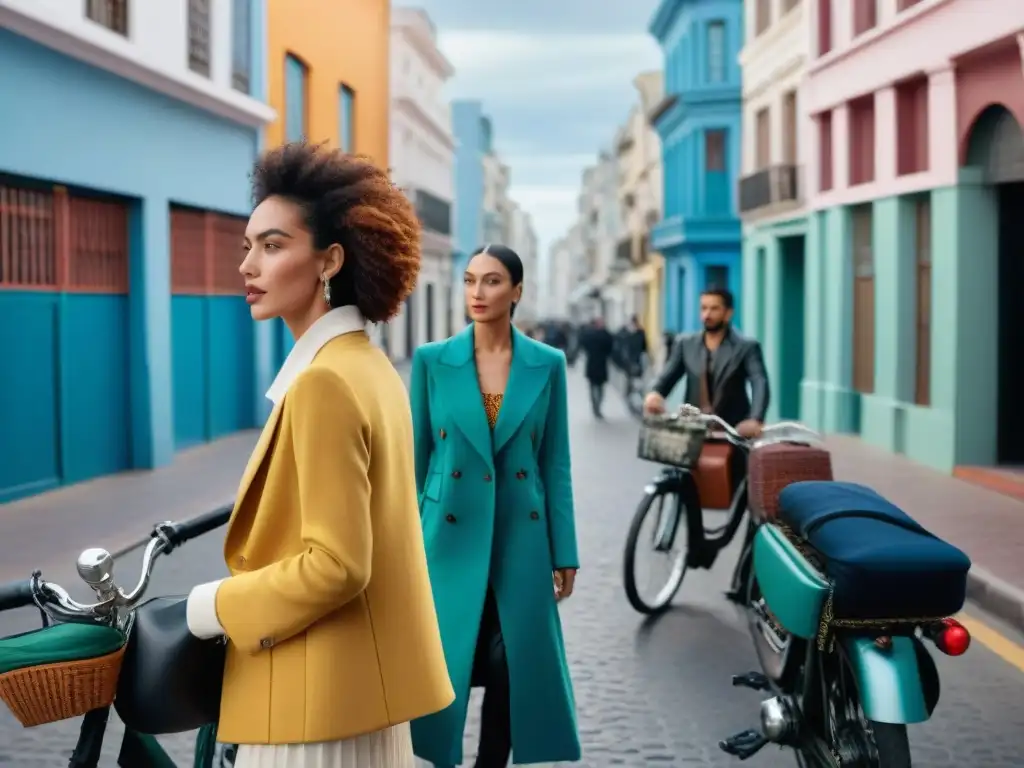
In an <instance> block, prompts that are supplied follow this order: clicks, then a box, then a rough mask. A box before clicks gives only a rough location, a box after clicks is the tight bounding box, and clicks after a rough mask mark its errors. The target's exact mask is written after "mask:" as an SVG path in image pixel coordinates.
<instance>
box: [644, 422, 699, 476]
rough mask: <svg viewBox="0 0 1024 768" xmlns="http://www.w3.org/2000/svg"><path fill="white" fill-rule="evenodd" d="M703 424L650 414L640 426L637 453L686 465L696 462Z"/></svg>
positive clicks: (693, 465) (666, 461) (686, 467)
mask: <svg viewBox="0 0 1024 768" xmlns="http://www.w3.org/2000/svg"><path fill="white" fill-rule="evenodd" d="M706 437H707V428H706V427H705V426H704V425H702V424H697V423H695V422H692V421H686V420H684V419H679V418H676V417H672V416H667V417H666V416H651V417H647V418H645V419H644V422H643V425H642V426H641V427H640V441H639V445H638V446H637V452H636V453H637V456H638V457H639V458H641V459H643V460H644V461H653V462H655V463H657V464H667V465H669V466H672V467H681V468H684V469H689V468H691V467H695V466H697V461H698V460H699V459H700V452H701V449H702V448H703V447H704V439H705V438H706Z"/></svg>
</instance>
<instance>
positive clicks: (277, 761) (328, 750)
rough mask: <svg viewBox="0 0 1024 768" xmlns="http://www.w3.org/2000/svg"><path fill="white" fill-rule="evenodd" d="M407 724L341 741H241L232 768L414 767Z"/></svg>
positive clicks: (414, 762) (410, 735)
mask: <svg viewBox="0 0 1024 768" xmlns="http://www.w3.org/2000/svg"><path fill="white" fill-rule="evenodd" d="M415 765H416V759H415V757H414V756H413V753H412V733H411V731H410V729H409V724H408V723H402V724H401V725H395V726H392V727H391V728H386V729H385V730H383V731H376V732H374V733H367V734H363V735H362V736H356V737H355V738H352V739H345V740H344V741H325V742H320V743H316V744H242V745H241V746H239V747H238V757H237V758H236V759H235V768H415Z"/></svg>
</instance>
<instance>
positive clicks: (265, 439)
mask: <svg viewBox="0 0 1024 768" xmlns="http://www.w3.org/2000/svg"><path fill="white" fill-rule="evenodd" d="M283 405H284V400H281V401H280V402H279V403H278V404H277V405H275V406H274V410H272V411H271V412H270V416H269V417H268V418H267V423H266V424H264V425H263V431H262V432H261V433H260V439H259V440H257V441H256V447H255V448H253V451H252V454H251V455H250V456H249V463H248V464H246V465H245V471H244V472H243V473H242V482H241V483H240V484H239V486H238V495H237V496H235V508H234V510H233V511H232V513H231V519H230V520H229V521H228V527H227V531H226V532H225V541H226V540H227V537H228V536H230V535H231V526H232V525H233V524H234V522H235V520H236V518H237V517H238V510H239V509H240V508H241V506H242V502H243V501H244V500H245V495H246V494H247V493H248V492H249V486H251V485H252V481H253V478H254V477H256V473H257V472H258V471H259V469H260V467H261V466H263V462H264V461H265V460H266V458H267V451H268V450H269V449H270V443H271V442H272V441H273V439H274V434H275V433H276V432H277V424H278V422H279V421H280V420H281V407H282V406H283Z"/></svg>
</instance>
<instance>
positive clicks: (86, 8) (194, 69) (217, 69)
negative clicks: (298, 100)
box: [0, 0, 275, 127]
mask: <svg viewBox="0 0 1024 768" xmlns="http://www.w3.org/2000/svg"><path fill="white" fill-rule="evenodd" d="M193 5H194V4H192V3H189V2H188V0H164V2H138V1H137V0H136V2H128V0H121V1H120V2H116V1H114V2H98V1H97V0H85V2H83V0H0V29H2V28H6V29H10V30H12V31H13V32H15V33H17V34H19V35H21V36H23V37H26V38H29V39H31V40H34V41H36V42H38V43H41V44H42V45H45V46H47V47H49V48H53V49H54V50H58V51H61V52H62V53H64V54H66V55H68V56H70V57H73V58H75V59H78V60H79V61H82V62H85V63H87V64H91V65H93V66H95V67H98V68H100V69H105V70H108V71H110V72H113V73H114V74H116V75H119V76H120V77H123V78H125V79H127V80H133V81H135V82H137V83H139V84H141V85H143V86H145V87H146V88H149V89H151V90H154V91H157V92H159V93H163V94H164V95H167V96H171V97H173V98H175V99H178V100H180V101H184V102H186V103H189V104H192V105H194V106H197V107H199V108H201V109H203V110H206V111H208V112H212V113H214V114H216V115H218V116H220V117H225V118H227V119H229V120H233V121H235V122H237V123H242V124H244V125H250V126H253V127H259V126H262V125H264V124H265V123H267V122H269V121H271V120H273V119H274V116H275V115H274V111H273V110H272V109H271V108H270V107H268V106H267V105H266V104H264V103H263V102H261V101H259V100H258V99H256V98H253V97H252V96H250V95H249V92H250V81H251V78H252V77H253V71H252V65H253V64H254V63H255V62H253V61H252V58H250V57H242V56H237V55H236V50H237V48H238V42H239V30H240V27H241V28H242V31H243V33H244V34H246V35H251V29H245V27H246V26H248V25H251V23H252V20H251V19H249V18H246V19H244V20H243V19H241V18H239V17H238V13H239V12H240V11H241V12H242V13H245V14H249V13H251V6H250V4H249V3H247V2H246V3H242V2H239V1H238V0H207V2H205V3H202V4H200V5H201V6H202V7H201V8H193V7H192V6H193ZM241 39H242V40H243V41H244V42H245V43H249V42H250V41H249V40H246V39H245V37H242V38H241ZM255 58H256V59H257V60H258V61H259V62H260V63H262V60H263V55H262V52H259V53H258V55H257V56H256V57H255ZM238 62H241V63H242V64H243V66H242V67H241V68H239V67H238V66H237V63H238Z"/></svg>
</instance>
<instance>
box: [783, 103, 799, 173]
mask: <svg viewBox="0 0 1024 768" xmlns="http://www.w3.org/2000/svg"><path fill="white" fill-rule="evenodd" d="M797 125H798V120H797V113H796V91H787V92H786V93H785V94H784V95H783V96H782V162H783V163H785V164H786V165H796V134H797V130H798V129H797Z"/></svg>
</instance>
